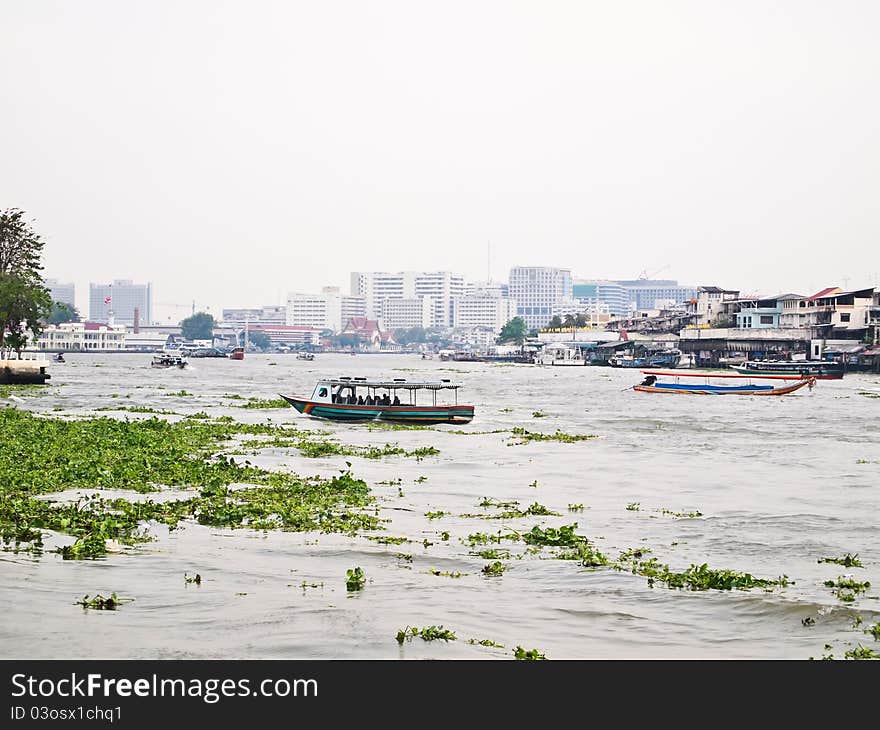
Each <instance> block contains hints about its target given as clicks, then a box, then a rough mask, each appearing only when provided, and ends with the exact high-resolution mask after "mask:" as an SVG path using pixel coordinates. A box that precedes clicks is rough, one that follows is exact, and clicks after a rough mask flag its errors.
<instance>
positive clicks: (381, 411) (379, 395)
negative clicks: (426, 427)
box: [281, 377, 474, 424]
mask: <svg viewBox="0 0 880 730" xmlns="http://www.w3.org/2000/svg"><path fill="white" fill-rule="evenodd" d="M460 387H461V384H460V383H453V382H451V381H450V380H440V381H406V380H403V379H395V380H367V379H366V378H347V377H345V378H332V379H326V380H319V381H318V383H317V385H315V390H314V391H313V392H312V396H311V398H299V397H297V396H287V395H284V394H281V397H282V398H284V400H286V401H287V402H288V403H290V405H292V406H293V407H294V408H296V410H297V411H299V412H300V413H302V414H303V415H307V416H314V417H315V418H326V419H329V420H331V421H346V422H349V423H357V422H363V421H387V422H389V423H418V424H428V423H469V422H470V421H471V420H473V417H474V407H473V406H468V405H459V404H458V389H459V388H460ZM448 390H451V391H452V392H453V393H454V394H455V403H454V404H449V405H444V404H438V403H437V395H438V393H442V392H443V391H448ZM420 393H421V394H422V396H423V401H424V400H428V401H429V403H428V404H427V405H419V404H418V397H419V394H420ZM400 395H403V401H408V402H402V400H401V398H400ZM425 395H427V396H428V397H427V398H425V397H424V396H425Z"/></svg>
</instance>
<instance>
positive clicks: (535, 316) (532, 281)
mask: <svg viewBox="0 0 880 730" xmlns="http://www.w3.org/2000/svg"><path fill="white" fill-rule="evenodd" d="M509 293H510V298H511V299H513V300H514V301H515V302H516V314H517V316H518V317H522V318H523V319H524V320H525V322H526V324H527V325H528V326H529V327H544V326H545V325H546V324H547V323H548V322H549V321H550V319H551V318H552V317H553V315H554V314H556V313H557V312H558V311H560V309H561V308H562V307H563V306H567V305H570V304H571V303H572V301H573V300H572V282H571V271H570V270H569V269H557V268H552V267H546V266H514V267H513V268H512V269H511V270H510V282H509Z"/></svg>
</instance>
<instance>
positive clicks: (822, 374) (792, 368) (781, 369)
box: [731, 360, 844, 380]
mask: <svg viewBox="0 0 880 730" xmlns="http://www.w3.org/2000/svg"><path fill="white" fill-rule="evenodd" d="M731 369H732V370H736V372H738V373H740V374H743V375H751V374H753V373H756V374H762V373H763V374H767V375H797V376H800V377H813V378H816V379H817V380H840V379H841V378H842V377H843V373H844V367H843V365H841V364H840V363H838V362H829V361H827V360H794V361H776V360H747V361H746V362H744V363H741V364H740V365H733V366H731Z"/></svg>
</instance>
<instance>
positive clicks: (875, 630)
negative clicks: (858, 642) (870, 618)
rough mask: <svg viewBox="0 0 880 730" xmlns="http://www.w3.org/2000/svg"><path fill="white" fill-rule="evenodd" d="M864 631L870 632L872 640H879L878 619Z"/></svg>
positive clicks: (879, 623)
mask: <svg viewBox="0 0 880 730" xmlns="http://www.w3.org/2000/svg"><path fill="white" fill-rule="evenodd" d="M865 633H866V634H871V636H873V637H874V641H880V621H878V622H877V623H875V624H874V625H873V626H869V627H868V628H867V629H865Z"/></svg>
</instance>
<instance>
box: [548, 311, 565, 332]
mask: <svg viewBox="0 0 880 730" xmlns="http://www.w3.org/2000/svg"><path fill="white" fill-rule="evenodd" d="M547 327H549V328H550V329H552V330H558V329H560V328H561V327H562V319H561V318H560V317H559V315H558V314H554V315H553V317H552V319H551V320H550V322H549V323H548V324H547Z"/></svg>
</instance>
